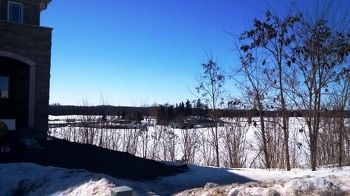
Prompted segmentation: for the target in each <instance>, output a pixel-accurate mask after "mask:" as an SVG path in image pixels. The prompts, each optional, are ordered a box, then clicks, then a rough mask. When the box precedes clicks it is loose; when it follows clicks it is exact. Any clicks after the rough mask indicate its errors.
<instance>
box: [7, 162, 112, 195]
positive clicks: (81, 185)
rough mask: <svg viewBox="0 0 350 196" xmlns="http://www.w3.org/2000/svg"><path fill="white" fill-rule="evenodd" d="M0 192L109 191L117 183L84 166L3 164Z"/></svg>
mask: <svg viewBox="0 0 350 196" xmlns="http://www.w3.org/2000/svg"><path fill="white" fill-rule="evenodd" d="M0 176H1V177H0V195H3V196H7V195H57V196H58V195H97V194H98V195H110V191H111V188H112V187H115V186H116V185H115V184H113V183H111V182H109V181H108V180H107V179H105V178H103V177H102V175H98V174H93V173H89V172H87V171H85V170H76V169H75V170H72V169H70V170H69V169H63V168H56V167H44V166H40V165H37V164H33V163H9V164H0Z"/></svg>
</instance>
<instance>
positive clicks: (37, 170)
mask: <svg viewBox="0 0 350 196" xmlns="http://www.w3.org/2000/svg"><path fill="white" fill-rule="evenodd" d="M189 168H190V171H189V172H186V173H182V174H179V175H176V176H170V177H164V178H160V179H158V180H153V181H144V182H140V181H138V182H137V181H126V180H121V179H115V178H112V177H109V176H107V175H104V174H95V173H90V172H87V171H85V170H68V169H63V168H55V167H43V166H40V165H36V164H32V163H13V164H0V195H84V196H85V195H110V192H111V189H112V188H113V187H115V186H117V185H126V186H129V187H131V188H133V189H134V190H135V191H136V193H137V194H138V195H150V194H156V195H171V194H174V193H178V195H350V167H343V168H321V169H319V170H318V171H316V172H312V171H310V170H302V169H294V170H292V171H290V172H287V171H277V170H270V171H268V170H263V169H224V168H214V167H201V166H195V165H189Z"/></svg>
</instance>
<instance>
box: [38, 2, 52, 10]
mask: <svg viewBox="0 0 350 196" xmlns="http://www.w3.org/2000/svg"><path fill="white" fill-rule="evenodd" d="M50 2H51V0H40V10H45V9H46V8H47V6H48V5H49V3H50Z"/></svg>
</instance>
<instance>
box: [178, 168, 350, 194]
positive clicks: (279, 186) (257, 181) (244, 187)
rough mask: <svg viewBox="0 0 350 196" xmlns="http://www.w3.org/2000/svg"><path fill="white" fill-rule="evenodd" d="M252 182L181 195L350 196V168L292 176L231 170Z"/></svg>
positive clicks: (258, 170)
mask: <svg viewBox="0 0 350 196" xmlns="http://www.w3.org/2000/svg"><path fill="white" fill-rule="evenodd" d="M229 171H230V172H232V173H235V174H237V175H240V176H244V177H246V178H250V179H251V180H252V181H251V182H248V183H243V184H242V183H233V184H230V185H224V186H219V185H217V186H213V185H211V183H209V185H210V186H208V184H207V185H205V186H204V187H203V188H197V189H192V190H187V191H184V192H181V193H178V195H229V196H246V195H247V196H248V195H254V196H265V195H266V196H271V195H274V196H278V195H342V196H343V195H345V196H346V195H350V167H343V168H321V169H319V170H318V171H310V170H306V169H305V170H303V169H294V170H292V171H290V172H287V171H278V170H271V171H269V170H263V169H236V170H229Z"/></svg>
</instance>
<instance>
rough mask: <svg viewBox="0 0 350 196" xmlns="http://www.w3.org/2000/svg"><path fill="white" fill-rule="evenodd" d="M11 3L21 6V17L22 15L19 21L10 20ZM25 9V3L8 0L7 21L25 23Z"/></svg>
mask: <svg viewBox="0 0 350 196" xmlns="http://www.w3.org/2000/svg"><path fill="white" fill-rule="evenodd" d="M11 5H18V6H20V7H21V17H20V21H19V22H17V21H12V20H10V10H11ZM23 11H24V5H23V3H19V2H16V1H8V2H7V21H8V22H13V23H17V24H23Z"/></svg>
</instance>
